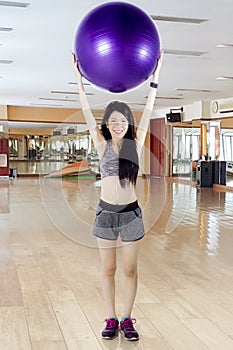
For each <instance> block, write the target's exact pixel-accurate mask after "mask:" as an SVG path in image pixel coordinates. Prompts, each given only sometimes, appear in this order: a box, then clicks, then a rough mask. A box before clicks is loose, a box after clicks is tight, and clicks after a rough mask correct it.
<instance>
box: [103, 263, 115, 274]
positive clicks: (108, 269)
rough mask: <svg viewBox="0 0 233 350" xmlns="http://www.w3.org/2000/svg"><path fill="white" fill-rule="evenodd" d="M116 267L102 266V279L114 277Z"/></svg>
mask: <svg viewBox="0 0 233 350" xmlns="http://www.w3.org/2000/svg"><path fill="white" fill-rule="evenodd" d="M116 268H117V267H116V265H110V266H103V276H104V277H114V276H115V273H116Z"/></svg>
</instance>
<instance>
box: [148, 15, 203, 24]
mask: <svg viewBox="0 0 233 350" xmlns="http://www.w3.org/2000/svg"><path fill="white" fill-rule="evenodd" d="M151 18H152V19H153V20H155V21H163V22H176V23H188V24H200V23H203V22H206V21H207V19H205V18H190V17H170V16H155V15H151Z"/></svg>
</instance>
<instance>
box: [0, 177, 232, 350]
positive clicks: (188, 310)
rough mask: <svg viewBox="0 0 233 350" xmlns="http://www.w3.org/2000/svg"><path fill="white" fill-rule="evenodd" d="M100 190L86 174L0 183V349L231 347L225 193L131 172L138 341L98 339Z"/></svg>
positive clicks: (119, 297)
mask: <svg viewBox="0 0 233 350" xmlns="http://www.w3.org/2000/svg"><path fill="white" fill-rule="evenodd" d="M99 190H100V189H99V187H98V186H96V183H95V182H94V181H93V180H74V179H73V180H64V179H44V178H41V177H37V178H24V177H22V178H20V177H19V178H17V179H13V180H10V181H1V182H0V247H1V249H0V278H1V287H0V294H1V298H0V327H1V332H0V343H1V344H2V349H4V350H12V349H24V350H37V349H38V350H39V349H51V350H52V349H54V350H55V349H56V350H58V349H59V350H71V349H95V350H101V349H104V350H107V349H112V350H113V349H114V350H117V349H119V350H120V349H134V350H135V349H138V350H146V349H148V350H151V349H157V350H197V349H198V350H230V349H233V269H232V266H233V254H232V247H233V234H232V233H233V221H232V212H233V209H232V203H233V192H217V191H216V190H214V189H213V188H199V189H198V188H196V187H195V186H191V185H190V184H187V183H182V182H181V181H180V182H179V180H178V181H177V180H176V181H172V179H169V180H164V179H149V180H148V179H142V178H139V180H138V185H137V193H138V197H139V202H140V204H141V206H142V209H143V217H144V222H145V227H146V230H147V234H146V236H145V238H144V239H143V240H142V241H141V250H140V255H139V284H138V293H137V297H136V303H135V306H134V310H133V317H135V318H136V319H137V323H136V325H135V327H136V328H137V330H138V331H139V333H140V335H141V339H140V341H139V342H136V343H135V342H134V343H133V344H128V343H127V342H126V341H125V340H124V339H123V338H122V337H121V336H120V335H119V337H117V338H116V339H114V340H112V341H111V342H106V341H104V340H102V339H101V338H100V331H101V329H102V328H103V326H104V323H103V320H104V318H105V317H106V316H107V314H106V310H105V305H104V300H103V294H102V287H101V272H100V271H101V262H100V255H99V251H98V249H97V248H96V241H95V239H94V237H93V236H92V225H93V221H94V218H95V208H96V205H97V203H98V200H99ZM117 253H118V260H117V261H118V270H117V275H116V288H117V289H116V307H117V315H118V316H119V317H121V315H122V313H123V308H124V305H123V303H124V296H125V292H124V280H123V275H122V269H123V263H122V259H123V257H122V249H121V248H120V247H119V248H118V249H117Z"/></svg>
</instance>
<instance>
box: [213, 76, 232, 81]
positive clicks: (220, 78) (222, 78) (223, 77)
mask: <svg viewBox="0 0 233 350" xmlns="http://www.w3.org/2000/svg"><path fill="white" fill-rule="evenodd" d="M216 79H217V80H233V77H225V76H219V77H217V78H216Z"/></svg>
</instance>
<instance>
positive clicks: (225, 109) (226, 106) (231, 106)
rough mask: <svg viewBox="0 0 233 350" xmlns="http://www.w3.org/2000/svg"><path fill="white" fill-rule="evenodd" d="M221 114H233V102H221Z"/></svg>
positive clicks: (219, 107) (219, 106) (219, 109)
mask: <svg viewBox="0 0 233 350" xmlns="http://www.w3.org/2000/svg"><path fill="white" fill-rule="evenodd" d="M218 111H219V113H232V112H233V102H225V103H224V102H219V103H218Z"/></svg>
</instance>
